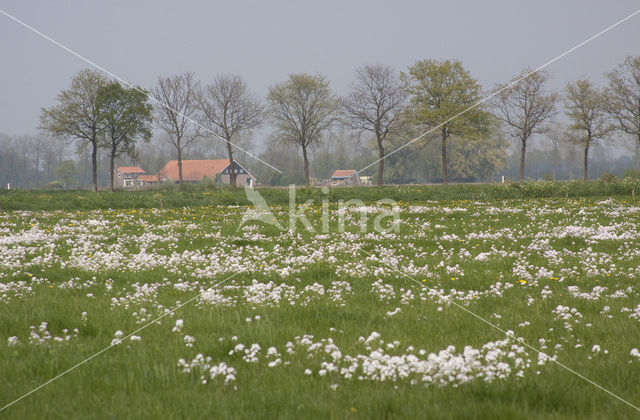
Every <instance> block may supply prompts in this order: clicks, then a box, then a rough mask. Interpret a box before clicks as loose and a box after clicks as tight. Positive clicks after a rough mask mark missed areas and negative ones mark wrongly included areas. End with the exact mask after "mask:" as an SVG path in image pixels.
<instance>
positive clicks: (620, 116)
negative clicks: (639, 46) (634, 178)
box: [605, 56, 640, 167]
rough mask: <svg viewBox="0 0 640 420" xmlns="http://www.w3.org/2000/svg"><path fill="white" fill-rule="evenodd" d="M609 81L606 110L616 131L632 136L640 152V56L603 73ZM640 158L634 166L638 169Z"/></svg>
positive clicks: (630, 58)
mask: <svg viewBox="0 0 640 420" xmlns="http://www.w3.org/2000/svg"><path fill="white" fill-rule="evenodd" d="M605 76H606V77H607V79H609V87H608V89H607V90H606V93H605V98H606V101H607V102H606V110H607V112H608V113H609V115H611V117H612V118H613V120H615V121H616V123H617V129H618V130H621V131H623V132H625V133H627V134H630V135H631V136H633V137H634V138H635V140H636V142H637V148H636V150H640V56H638V57H630V56H629V57H627V58H626V59H625V60H624V63H622V64H620V65H619V66H618V68H617V69H614V70H612V71H611V72H609V73H605ZM639 158H640V156H639V155H637V156H636V164H637V165H638V166H639V167H640V160H639Z"/></svg>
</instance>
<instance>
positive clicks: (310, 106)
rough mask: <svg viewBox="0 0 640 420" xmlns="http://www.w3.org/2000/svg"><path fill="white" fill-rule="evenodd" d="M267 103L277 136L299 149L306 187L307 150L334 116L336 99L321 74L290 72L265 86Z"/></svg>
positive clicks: (333, 120)
mask: <svg viewBox="0 0 640 420" xmlns="http://www.w3.org/2000/svg"><path fill="white" fill-rule="evenodd" d="M267 104H268V113H269V116H270V117H271V120H272V121H273V123H274V124H275V126H276V130H277V133H278V135H279V137H280V138H281V139H282V140H284V141H289V142H293V143H295V144H297V145H299V146H300V147H301V148H302V158H303V161H304V179H305V182H306V184H307V186H310V185H311V183H310V179H309V157H308V152H307V150H308V148H309V146H312V145H313V144H314V143H316V142H317V141H319V140H320V138H321V136H322V133H323V132H324V131H325V130H327V129H328V128H329V127H330V126H331V125H332V124H333V123H334V122H335V120H336V117H337V115H336V106H337V100H336V98H335V96H334V95H333V93H332V92H331V89H330V88H329V82H328V81H327V79H326V78H325V77H324V76H321V75H315V76H312V75H309V74H292V75H290V76H289V79H288V80H287V81H285V82H283V83H280V84H278V85H275V86H272V87H271V88H270V89H269V93H268V95H267Z"/></svg>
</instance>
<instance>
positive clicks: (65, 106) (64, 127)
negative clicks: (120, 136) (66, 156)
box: [40, 69, 107, 191]
mask: <svg viewBox="0 0 640 420" xmlns="http://www.w3.org/2000/svg"><path fill="white" fill-rule="evenodd" d="M106 84H107V79H106V78H105V77H104V76H103V75H102V74H101V73H99V72H97V71H93V70H88V69H85V70H82V71H81V72H79V73H78V74H76V75H75V76H74V77H73V80H72V81H71V87H70V88H69V89H66V90H63V91H61V92H60V93H59V94H58V102H59V103H58V105H55V106H53V107H51V108H49V109H45V108H43V109H42V114H41V116H40V129H42V130H44V131H47V132H49V133H51V134H52V135H53V136H55V137H59V138H71V139H75V140H78V141H80V146H81V148H84V147H86V146H88V145H91V170H92V173H91V175H92V180H93V190H94V191H98V159H97V156H98V146H99V145H98V138H99V135H100V109H99V105H98V89H99V88H100V87H101V86H104V85H106Z"/></svg>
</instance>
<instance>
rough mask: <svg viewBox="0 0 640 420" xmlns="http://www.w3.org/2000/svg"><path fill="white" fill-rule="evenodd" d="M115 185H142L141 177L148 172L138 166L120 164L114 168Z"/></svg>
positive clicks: (130, 186) (121, 186)
mask: <svg viewBox="0 0 640 420" xmlns="http://www.w3.org/2000/svg"><path fill="white" fill-rule="evenodd" d="M113 171H114V181H115V186H116V187H118V188H127V189H135V188H140V187H142V184H141V183H140V181H139V177H140V176H143V175H144V174H145V173H146V172H145V171H144V169H142V168H138V167H137V166H119V167H117V168H115V169H114V170H113Z"/></svg>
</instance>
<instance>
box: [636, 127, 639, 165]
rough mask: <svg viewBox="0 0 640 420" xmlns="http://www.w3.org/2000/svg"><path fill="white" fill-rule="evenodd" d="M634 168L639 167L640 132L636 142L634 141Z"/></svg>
mask: <svg viewBox="0 0 640 420" xmlns="http://www.w3.org/2000/svg"><path fill="white" fill-rule="evenodd" d="M636 169H640V132H639V133H638V142H637V143H636Z"/></svg>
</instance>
